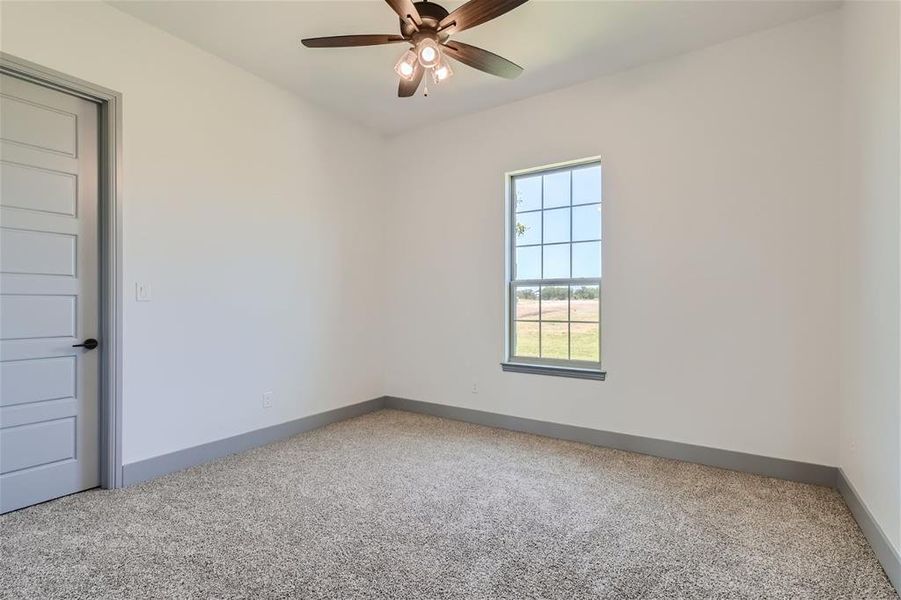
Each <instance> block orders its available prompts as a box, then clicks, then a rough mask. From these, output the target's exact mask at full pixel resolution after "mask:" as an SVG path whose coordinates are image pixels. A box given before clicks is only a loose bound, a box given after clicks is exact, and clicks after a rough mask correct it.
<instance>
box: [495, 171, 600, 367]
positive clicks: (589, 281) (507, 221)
mask: <svg viewBox="0 0 901 600" xmlns="http://www.w3.org/2000/svg"><path fill="white" fill-rule="evenodd" d="M591 164H598V165H602V161H601V157H599V156H593V157H589V158H583V159H578V160H572V161H567V162H562V163H555V164H551V165H545V166H541V167H534V168H530V169H521V170H518V171H510V172H508V173H506V174H505V185H504V196H505V200H504V208H505V210H504V214H505V216H504V225H505V227H504V257H505V259H504V260H505V269H504V299H505V302H504V361H502V362H501V368H502V369H503V370H504V371H510V372H518V373H531V374H541V375H556V376H561V377H575V378H581V379H595V380H601V381H603V380H605V379H606V375H607V374H606V372H605V371H603V370H602V367H601V363H595V362H589V361H575V360H562V359H551V358H536V357H516V356H513V336H514V333H515V325H514V320H515V319H514V317H515V315H514V314H513V310H514V309H513V290H514V284H516V285H520V286H522V285H529V284H534V285H539V283H538V282H539V281H540V282H541V283H542V284H544V285H547V284H549V283H550V284H553V283H555V282H558V283H560V284H561V285H572V282H574V281H580V279H579V278H575V279H573V278H561V279H542V280H534V281H533V280H523V281H518V282H515V281H514V280H513V271H514V261H515V252H516V247H515V245H514V239H513V224H514V222H515V214H516V213H515V202H514V200H513V179H514V178H515V177H518V176H521V175H529V174H537V173H542V174H545V173H549V172H553V171H562V170H571V169H575V168H578V167H581V166H585V165H591ZM603 181H604V180H603V170H602V175H601V185H602V186H603ZM570 206H572V205H570ZM603 206H604V197H603V193H602V195H601V207H602V209H601V210H603ZM539 210H541V209H539ZM601 222H602V227H603V219H602V221H601ZM542 235H543V233H542ZM603 239H604V235H603V231H602V233H601V275H602V276H601V277H599V278H584V279H582V280H581V281H583V282H584V283H585V284H586V285H597V286H598V304H599V307H598V309H599V311H600V312H599V321H598V325H599V327H600V324H601V321H603V285H602V278H603V272H604V269H603V260H604V251H603ZM542 245H543V244H542ZM598 346H599V347H598V353H599V354H598V356H600V357H601V359H602V360H603V355H602V354H600V352H601V348H602V346H603V329H602V328H601V329H600V331H599V336H598Z"/></svg>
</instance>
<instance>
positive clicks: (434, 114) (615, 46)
mask: <svg viewBox="0 0 901 600" xmlns="http://www.w3.org/2000/svg"><path fill="white" fill-rule="evenodd" d="M112 4H113V5H114V6H116V7H117V8H119V9H120V10H122V11H125V12H127V13H129V14H131V15H133V16H135V17H137V18H139V19H142V20H144V21H146V22H147V23H150V24H152V25H155V26H157V27H159V28H161V29H163V30H165V31H168V32H169V33H171V34H173V35H175V36H177V37H180V38H182V39H184V40H186V41H188V42H190V43H192V44H194V45H196V46H199V47H200V48H203V49H205V50H207V51H209V52H211V53H213V54H216V55H218V56H220V57H222V58H224V59H225V60H227V61H229V62H231V63H233V64H235V65H238V66H240V67H243V68H244V69H246V70H248V71H250V72H252V73H256V74H257V75H259V76H260V77H263V78H264V79H267V80H269V81H271V82H273V83H275V84H277V85H279V86H282V87H284V88H287V89H289V90H292V91H294V92H296V93H297V94H298V95H300V96H301V97H303V98H306V99H307V100H309V101H311V102H313V103H314V104H317V105H319V106H321V107H324V108H327V109H328V110H331V111H333V112H336V113H338V114H340V115H343V116H345V117H347V118H349V119H352V120H353V121H356V122H358V123H361V124H363V125H365V126H367V127H369V128H371V129H373V130H376V131H378V132H380V133H382V134H385V135H393V134H397V133H399V132H402V131H405V130H408V129H412V128H415V127H417V126H420V125H423V124H426V123H428V122H430V121H434V120H441V119H447V118H450V117H453V116H457V115H461V114H464V113H469V112H474V111H478V110H482V109H486V108H489V107H492V106H498V105H500V104H504V103H507V102H511V101H515V100H519V99H521V98H526V97H528V96H533V95H535V94H540V93H542V92H547V91H550V90H553V89H558V88H561V87H565V86H568V85H572V84H575V83H578V82H581V81H586V80H589V79H593V78H596V77H599V76H601V75H605V74H608V73H612V72H615V71H618V70H621V69H625V68H628V67H632V66H635V65H638V64H641V63H645V62H649V61H653V60H659V59H661V58H665V57H668V56H674V55H676V54H680V53H683V52H686V51H689V50H693V49H696V48H701V47H704V46H709V45H711V44H716V43H718V42H722V41H725V40H727V39H730V38H734V37H738V36H741V35H744V34H747V33H751V32H753V31H757V30H761V29H766V28H769V27H773V26H776V25H779V24H781V23H786V22H789V21H793V20H797V19H803V18H806V17H809V16H812V15H814V14H817V13H820V12H825V11H828V10H832V9H835V8H837V7H838V5H839V3H838V2H829V1H806V0H801V1H761V0H724V1H710V0H702V1H683V0H662V1H634V0H633V1H606V0H605V1H600V0H598V1H592V0H581V1H579V0H576V1H572V0H569V1H562V0H561V1H555V0H532V1H531V2H528V3H526V4H524V5H522V6H520V7H519V8H517V9H515V10H514V11H512V12H510V13H508V14H506V15H504V16H502V17H500V18H498V19H496V20H494V21H491V22H489V23H486V24H483V25H480V26H478V27H477V28H474V29H471V30H467V31H464V32H461V33H460V34H458V35H456V36H454V39H458V40H460V41H464V42H466V43H469V44H473V45H476V46H480V47H482V48H485V49H486V50H491V51H492V52H495V53H497V54H500V55H502V56H504V57H506V58H508V59H510V60H512V61H513V62H515V63H517V64H519V65H521V66H522V67H524V68H525V72H524V73H523V74H522V75H521V76H520V77H519V78H518V79H516V80H513V81H509V80H505V79H499V78H497V77H492V76H490V75H487V74H484V73H481V72H479V71H475V70H473V69H470V68H469V67H466V66H464V65H457V66H456V68H455V76H454V77H453V78H452V79H451V80H449V81H448V82H447V83H445V84H442V85H441V86H434V85H433V86H430V95H429V97H428V98H424V97H422V93H421V90H420V93H419V95H417V96H416V97H414V98H398V97H397V77H396V75H395V74H394V71H393V68H394V63H395V62H396V61H397V59H398V57H399V56H400V55H401V54H402V53H403V50H404V45H402V44H392V45H387V46H372V47H362V48H337V49H318V48H317V49H311V48H303V47H302V46H301V45H300V39H301V38H304V37H318V36H326V35H340V34H351V33H391V34H394V33H397V32H398V27H399V24H398V19H397V17H396V16H395V15H394V13H393V12H392V10H391V9H390V7H389V6H388V5H387V4H385V3H384V2H382V1H380V0H369V1H349V0H328V1H293V2H292V1H288V2H285V1H278V2H271V1H266V0H246V1H231V0H227V1H209V0H200V1H195V0H181V1H168V2H167V1H160V0H149V1H144V0H139V1H126V2H118V1H117V2H112ZM460 4H461V2H446V3H444V4H443V6H445V8H447V9H448V10H453V9H454V8H456V7H457V6H459V5H460Z"/></svg>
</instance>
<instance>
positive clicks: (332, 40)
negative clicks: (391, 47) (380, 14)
mask: <svg viewBox="0 0 901 600" xmlns="http://www.w3.org/2000/svg"><path fill="white" fill-rule="evenodd" d="M405 41H407V40H406V38H405V37H404V36H402V35H387V34H365V35H333V36H331V37H318V38H307V39H305V40H300V43H301V44H303V45H304V46H306V47H307V48H347V47H350V46H380V45H382V44H396V43H398V42H405Z"/></svg>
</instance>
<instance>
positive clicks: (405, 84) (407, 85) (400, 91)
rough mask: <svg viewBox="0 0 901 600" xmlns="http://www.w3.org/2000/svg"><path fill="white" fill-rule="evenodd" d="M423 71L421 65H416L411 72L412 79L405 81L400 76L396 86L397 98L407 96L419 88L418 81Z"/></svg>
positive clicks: (420, 79)
mask: <svg viewBox="0 0 901 600" xmlns="http://www.w3.org/2000/svg"><path fill="white" fill-rule="evenodd" d="M424 72H425V69H423V68H422V67H421V66H419V65H416V71H415V72H414V73H413V79H411V80H409V81H407V80H406V79H403V78H401V80H400V85H398V86H397V96H398V97H399V98H409V97H410V96H412V95H413V94H415V93H416V90H418V89H419V83H420V82H421V81H422V74H423V73H424Z"/></svg>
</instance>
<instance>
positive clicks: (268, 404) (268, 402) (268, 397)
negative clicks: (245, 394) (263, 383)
mask: <svg viewBox="0 0 901 600" xmlns="http://www.w3.org/2000/svg"><path fill="white" fill-rule="evenodd" d="M263 408H272V392H263Z"/></svg>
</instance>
